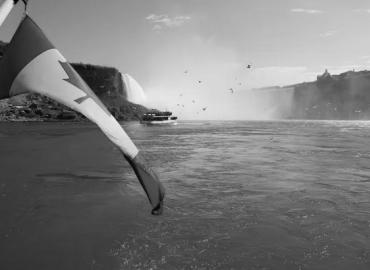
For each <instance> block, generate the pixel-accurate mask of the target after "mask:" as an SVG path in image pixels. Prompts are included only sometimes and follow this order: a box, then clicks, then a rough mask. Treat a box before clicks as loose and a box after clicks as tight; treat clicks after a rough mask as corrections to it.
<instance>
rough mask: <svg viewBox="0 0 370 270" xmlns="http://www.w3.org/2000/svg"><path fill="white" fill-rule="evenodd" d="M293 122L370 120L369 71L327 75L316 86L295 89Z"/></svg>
mask: <svg viewBox="0 0 370 270" xmlns="http://www.w3.org/2000/svg"><path fill="white" fill-rule="evenodd" d="M290 118H298V119H343V120H352V119H353V120H357V119H363V120H365V119H370V71H360V72H354V71H348V72H345V73H342V74H339V75H334V76H332V75H330V74H329V73H324V74H323V76H318V78H317V81H315V82H310V83H302V84H298V85H294V97H293V104H292V110H291V114H290Z"/></svg>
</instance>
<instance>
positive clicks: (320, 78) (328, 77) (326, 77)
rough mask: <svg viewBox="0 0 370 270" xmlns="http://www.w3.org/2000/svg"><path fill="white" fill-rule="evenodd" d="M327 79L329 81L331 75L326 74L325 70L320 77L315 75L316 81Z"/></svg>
mask: <svg viewBox="0 0 370 270" xmlns="http://www.w3.org/2000/svg"><path fill="white" fill-rule="evenodd" d="M327 79H331V75H330V73H329V72H328V70H327V69H325V72H324V73H323V74H322V75H317V80H318V81H323V80H327Z"/></svg>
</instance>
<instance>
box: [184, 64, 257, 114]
mask: <svg viewBox="0 0 370 270" xmlns="http://www.w3.org/2000/svg"><path fill="white" fill-rule="evenodd" d="M245 68H246V69H251V68H252V65H251V64H248V65H246V66H245ZM188 73H189V70H185V71H184V74H188ZM235 80H237V78H235ZM197 82H198V84H201V83H203V81H201V80H198V81H197ZM238 85H239V86H241V85H242V83H241V82H239V83H238ZM228 91H229V92H230V94H234V88H232V87H230V88H229V89H228ZM182 96H183V94H180V97H182ZM192 103H193V104H195V100H194V99H193V100H192ZM177 106H178V107H182V108H184V107H185V106H184V104H180V103H177ZM201 109H202V111H206V110H207V109H208V106H207V107H202V108H201ZM197 114H199V112H197Z"/></svg>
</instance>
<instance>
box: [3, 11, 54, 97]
mask: <svg viewBox="0 0 370 270" xmlns="http://www.w3.org/2000/svg"><path fill="white" fill-rule="evenodd" d="M53 48H54V46H53V44H51V42H50V41H49V40H48V39H46V38H44V34H43V33H42V31H41V29H40V28H39V27H38V26H37V25H36V23H35V22H34V21H33V20H32V19H31V18H30V17H28V16H26V17H25V18H24V20H23V21H22V23H21V24H20V26H19V27H18V29H17V31H16V32H15V34H14V36H13V38H12V40H11V42H10V44H9V46H8V47H7V50H6V52H5V55H4V57H3V58H2V59H1V61H0V98H6V97H9V90H10V87H11V85H12V83H13V81H14V79H15V77H16V76H17V75H18V73H19V72H20V71H21V70H22V69H23V68H24V67H25V66H26V65H27V64H28V63H29V62H31V61H32V60H33V59H34V58H35V57H37V56H38V55H39V54H41V53H42V52H44V51H46V50H49V49H53Z"/></svg>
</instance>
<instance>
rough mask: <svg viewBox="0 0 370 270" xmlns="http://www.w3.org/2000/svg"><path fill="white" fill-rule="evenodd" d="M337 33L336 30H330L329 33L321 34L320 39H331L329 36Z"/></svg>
mask: <svg viewBox="0 0 370 270" xmlns="http://www.w3.org/2000/svg"><path fill="white" fill-rule="evenodd" d="M337 32H338V31H336V30H330V31H327V32H325V33H321V34H320V37H322V38H327V37H331V36H334V35H335V34H336V33H337Z"/></svg>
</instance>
